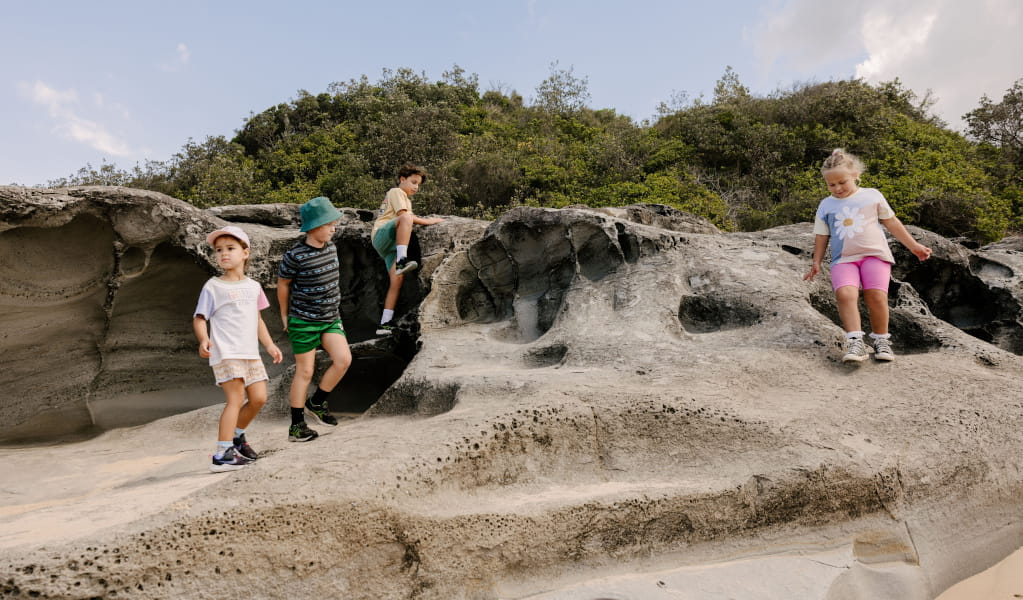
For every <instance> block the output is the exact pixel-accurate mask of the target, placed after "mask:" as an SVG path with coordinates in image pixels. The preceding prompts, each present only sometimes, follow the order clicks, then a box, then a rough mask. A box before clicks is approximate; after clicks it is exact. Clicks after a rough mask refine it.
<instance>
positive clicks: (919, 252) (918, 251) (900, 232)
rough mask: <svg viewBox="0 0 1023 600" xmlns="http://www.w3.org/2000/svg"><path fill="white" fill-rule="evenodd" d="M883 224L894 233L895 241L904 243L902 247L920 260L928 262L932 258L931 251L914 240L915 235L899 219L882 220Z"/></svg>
mask: <svg viewBox="0 0 1023 600" xmlns="http://www.w3.org/2000/svg"><path fill="white" fill-rule="evenodd" d="M881 222H882V223H884V226H885V227H887V228H888V231H890V232H892V235H894V236H895V239H897V240H899V241H900V242H902V245H903V246H905V247H906V248H907V249H908V250H909V251H910V252H912V253H913V254H915V255H916V257H917V258H918V259H920V260H927V259H928V258H930V257H931V249H930V248H928V247H927V246H924V245H923V244H921V243H920V242H918V241H916V240H915V239H913V235H912V234H910V233H909V231H908V230H907V229H906V226H905V225H903V224H902V221H900V220H899V218H898V217H892V218H890V219H881Z"/></svg>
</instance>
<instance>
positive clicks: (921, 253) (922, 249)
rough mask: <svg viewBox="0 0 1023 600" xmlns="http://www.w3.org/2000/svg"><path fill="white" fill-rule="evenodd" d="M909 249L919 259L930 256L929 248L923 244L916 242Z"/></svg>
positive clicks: (925, 258)
mask: <svg viewBox="0 0 1023 600" xmlns="http://www.w3.org/2000/svg"><path fill="white" fill-rule="evenodd" d="M909 251H910V252H912V253H913V254H915V255H916V257H917V258H918V259H920V260H927V259H928V258H930V257H931V249H930V248H928V247H927V246H924V245H923V244H917V245H916V246H915V247H913V248H910V250H909Z"/></svg>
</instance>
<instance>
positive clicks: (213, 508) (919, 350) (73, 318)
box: [0, 188, 1023, 600]
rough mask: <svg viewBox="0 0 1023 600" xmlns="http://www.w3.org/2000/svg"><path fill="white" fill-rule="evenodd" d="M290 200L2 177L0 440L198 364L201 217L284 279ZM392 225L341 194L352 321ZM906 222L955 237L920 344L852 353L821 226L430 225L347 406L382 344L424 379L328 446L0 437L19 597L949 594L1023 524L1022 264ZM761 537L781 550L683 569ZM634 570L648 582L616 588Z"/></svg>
mask: <svg viewBox="0 0 1023 600" xmlns="http://www.w3.org/2000/svg"><path fill="white" fill-rule="evenodd" d="M288 210H289V209H288V208H286V207H263V208H260V209H258V210H257V209H238V208H231V209H223V210H222V211H220V213H219V214H220V216H216V215H214V214H212V213H210V212H204V211H200V210H197V209H194V208H192V207H190V206H188V205H186V204H184V203H181V202H178V201H176V200H173V199H170V198H166V197H163V196H159V195H158V194H149V193H144V192H138V191H135V190H126V189H116V188H115V189H107V188H79V189H68V190H25V189H20V188H0V254H2V255H3V257H4V260H3V267H2V268H3V270H4V273H3V277H0V282H2V283H0V285H2V286H3V287H2V288H0V305H2V309H0V321H2V323H3V325H2V330H3V332H4V333H3V336H4V337H3V338H2V350H3V351H4V353H3V356H5V359H4V366H3V369H0V389H2V390H3V393H4V398H5V400H4V402H3V405H2V407H0V416H2V417H3V419H0V422H3V423H4V426H3V427H4V429H2V430H0V431H3V432H5V433H6V434H7V435H11V434H12V432H13V433H17V432H18V431H23V430H24V428H25V427H27V426H33V427H38V426H39V425H40V421H39V420H38V417H37V415H38V414H39V412H40V405H39V398H40V397H42V398H45V399H46V402H47V403H48V404H46V405H45V406H46V407H47V408H48V409H49V414H51V416H54V417H55V418H59V419H67V420H69V421H70V420H73V419H76V418H77V419H82V418H87V415H88V401H89V399H90V398H95V397H97V396H100V395H107V394H117V393H120V392H122V391H126V390H127V391H141V390H144V389H169V388H173V387H174V386H181V387H185V386H184V385H183V384H182V383H181V382H182V381H187V382H188V384H189V385H207V384H208V381H207V379H208V374H207V373H206V369H207V368H206V367H205V365H203V364H202V362H201V361H199V360H198V359H197V358H196V357H195V354H194V352H195V350H194V342H193V341H192V340H191V339H190V335H191V334H190V331H189V329H188V317H189V315H190V314H191V310H192V308H193V307H194V298H195V295H196V294H197V293H198V289H199V287H200V286H201V283H202V281H203V280H205V278H206V277H208V276H209V274H210V273H211V267H210V265H209V262H208V260H207V258H206V254H205V251H204V249H203V248H202V236H203V235H204V234H205V232H206V231H207V230H208V229H209V228H212V227H216V226H219V225H221V224H222V223H223V222H222V221H221V220H220V218H221V217H224V218H229V219H234V220H235V222H238V223H239V224H240V225H241V226H243V227H244V228H245V229H246V230H247V231H248V232H249V234H250V236H251V237H252V239H253V244H254V254H255V255H256V257H257V260H255V261H253V265H252V271H251V273H252V275H253V276H254V277H256V278H258V279H260V280H261V281H262V282H263V283H264V284H265V285H267V286H270V285H272V283H273V281H272V280H273V268H274V260H275V257H277V256H279V254H280V251H282V250H283V248H284V247H286V245H287V244H288V243H290V241H291V240H292V239H295V237H296V236H297V228H296V227H295V226H294V221H293V220H291V221H289V218H290V217H288V212H287V211H288ZM260 215H262V216H260ZM368 222H369V219H368V218H367V215H363V214H361V213H359V212H358V211H346V217H345V220H344V221H343V222H342V227H341V228H340V229H339V231H338V234H337V238H336V239H337V241H338V244H339V247H340V248H341V251H342V255H343V258H342V262H343V263H344V264H345V271H344V275H343V277H344V278H345V285H346V286H347V287H346V289H350V290H351V291H352V293H351V294H350V295H349V296H347V297H346V299H345V305H344V307H343V312H344V314H345V317H346V324H347V325H348V326H349V330H350V331H352V332H353V337H352V341H353V342H361V338H362V337H365V336H364V335H363V333H361V332H362V331H367V330H368V329H369V328H370V327H371V326H372V323H373V319H374V318H375V313H376V310H377V309H378V304H377V303H378V302H379V299H380V298H381V295H382V293H383V290H384V288H385V287H386V282H385V280H383V273H382V272H379V271H382V269H379V268H378V267H379V265H377V264H376V263H375V261H374V260H373V258H374V257H373V254H372V248H370V247H369V245H368V244H369V240H368V228H369V225H368ZM914 234H915V235H918V236H919V237H920V238H921V239H923V240H924V242H925V243H927V244H928V245H930V246H931V247H932V248H934V250H935V255H934V258H933V259H932V260H931V261H928V262H926V263H915V262H914V261H912V260H911V257H909V256H908V255H907V254H906V253H905V252H903V251H899V252H897V255H896V256H897V259H898V260H899V265H898V267H897V269H896V271H895V273H894V278H895V280H896V282H895V285H894V286H893V289H892V295H891V297H892V329H893V332H894V334H895V336H896V350H897V352H899V357H898V360H897V361H896V362H895V363H894V364H881V363H868V364H864V365H862V366H860V367H858V368H851V367H848V366H845V365H842V364H841V363H839V362H838V360H837V357H838V347H837V344H838V340H839V335H840V329H839V328H838V327H837V325H835V322H834V320H835V317H836V315H835V310H834V303H833V301H832V300H831V292H830V288H829V287H828V283H827V278H826V277H825V278H818V281H816V282H814V283H813V284H807V283H805V282H803V281H802V274H803V273H804V272H805V270H806V268H807V264H808V261H809V252H810V250H811V248H812V243H813V242H812V237H813V236H812V232H811V230H810V227H809V226H808V225H796V226H790V227H784V228H778V229H774V230H770V231H765V232H758V233H743V234H724V233H720V232H717V231H716V230H714V229H713V227H711V226H709V225H708V224H706V223H705V222H702V221H700V220H698V219H694V218H691V217H688V216H685V215H681V214H679V213H673V212H672V211H670V210H666V209H664V208H663V207H628V208H626V209H605V210H590V209H581V208H579V209H564V210H560V211H556V210H542V209H527V208H521V209H516V210H513V211H511V212H509V213H507V214H505V215H504V216H502V217H501V218H500V219H498V220H497V221H495V222H493V223H489V224H488V223H481V222H476V221H469V220H464V219H452V220H449V221H446V222H445V223H443V224H441V225H436V226H432V227H428V228H423V229H420V230H418V235H417V243H416V247H415V248H414V252H416V253H417V255H418V256H419V257H420V258H422V261H423V265H424V268H423V269H422V270H421V272H420V275H419V278H418V281H415V282H412V284H411V285H410V286H409V289H408V290H406V292H407V293H406V295H405V296H404V299H403V305H402V307H401V309H402V310H403V311H404V312H408V313H410V314H409V316H408V317H407V318H406V320H405V321H404V331H403V332H402V334H401V335H400V336H398V338H397V340H395V342H394V343H390V344H389V343H380V342H361V343H360V344H359V345H358V348H357V350H358V352H357V356H361V357H362V358H361V360H365V361H368V362H370V363H372V364H374V365H376V367H379V368H375V369H374V368H370V369H364V370H361V371H360V370H355V371H353V373H352V374H350V375H349V376H348V377H346V385H349V386H350V387H349V388H348V389H347V390H345V389H342V390H339V392H338V394H337V395H338V396H340V397H336V398H332V402H334V403H344V402H346V399H345V395H346V394H355V391H354V390H355V389H356V388H362V389H377V388H378V387H379V386H380V379H381V377H382V376H381V375H380V372H381V371H384V370H386V369H384V368H382V367H381V365H382V364H383V363H380V362H373V361H380V360H385V359H384V358H381V357H390V358H387V359H386V360H391V361H392V362H388V363H386V364H387V365H390V366H391V367H393V365H394V364H395V363H394V362H393V360H397V359H395V358H394V357H398V359H400V360H401V361H402V363H401V364H402V366H403V367H404V368H403V370H400V372H399V373H397V374H394V375H393V376H391V379H390V381H393V384H391V383H390V381H389V382H388V385H387V386H386V391H384V392H383V393H382V395H381V396H380V398H379V400H378V401H376V402H375V403H374V404H373V405H372V407H370V408H369V410H367V411H366V412H365V414H363V415H361V416H359V417H358V418H354V419H351V420H348V421H345V422H344V423H343V424H342V425H341V426H340V427H339V428H338V430H337V431H335V432H333V433H332V434H331V435H326V436H322V437H321V438H320V439H318V440H317V441H315V442H314V443H311V444H287V443H285V442H284V433H283V432H284V424H283V422H281V421H280V418H279V417H277V416H276V415H277V413H276V412H275V411H273V410H269V411H267V412H266V414H265V415H263V416H261V418H260V420H258V421H257V425H256V426H255V427H254V428H253V434H252V436H250V439H251V440H252V441H253V443H254V444H257V445H258V446H259V447H260V448H261V449H265V452H264V457H263V458H261V459H260V461H259V462H258V463H257V464H256V465H254V466H252V467H250V468H248V469H246V470H245V471H243V472H239V473H234V474H230V475H228V476H213V475H209V474H206V473H203V470H204V469H205V468H206V462H207V460H208V459H207V457H206V455H207V452H208V450H207V449H206V448H205V446H204V445H209V443H208V440H211V439H213V432H214V431H215V420H216V416H217V414H219V408H218V407H210V408H208V409H202V410H200V411H195V412H191V413H187V414H182V415H177V416H174V417H169V418H166V419H161V420H159V421H156V422H154V423H150V424H148V425H144V426H141V427H136V428H131V429H123V430H116V431H111V432H108V433H105V434H103V435H101V436H99V437H97V438H94V439H91V440H88V441H84V442H79V443H76V444H70V445H63V446H31V447H16V448H9V449H3V450H0V461H2V462H3V464H4V465H5V467H4V468H5V477H4V490H3V495H2V496H0V497H2V498H3V503H2V505H0V531H2V532H3V533H4V535H3V536H0V539H2V540H3V541H0V573H3V576H2V577H0V593H2V594H4V595H8V596H15V595H19V594H20V596H21V597H43V598H46V597H50V598H90V597H103V598H181V597H188V598H214V597H220V596H224V595H228V594H231V593H233V592H234V591H236V590H238V589H245V590H246V591H247V594H248V595H249V596H250V597H254V598H276V597H282V596H285V595H288V596H291V595H311V596H319V597H346V598H424V599H425V598H438V599H439V598H445V599H447V598H580V599H583V598H586V599H588V600H589V599H592V598H595V597H612V593H614V594H616V595H614V596H613V597H616V598H619V597H621V598H626V597H628V598H644V599H646V598H652V599H654V600H658V599H660V598H665V599H666V598H672V597H678V594H680V593H683V591H684V592H685V593H689V594H696V595H698V596H699V597H703V598H725V597H732V596H735V595H736V594H738V595H746V596H748V597H758V598H793V597H800V598H822V599H825V598H826V599H829V600H840V599H846V598H901V599H916V598H920V599H925V598H933V597H934V596H936V595H937V594H938V593H940V591H941V590H943V589H945V588H946V587H948V586H949V585H951V584H952V583H954V582H955V581H958V580H960V579H962V578H964V577H966V576H968V575H970V574H972V573H974V572H977V571H979V570H981V569H983V568H984V567H986V566H988V565H990V564H993V563H994V562H996V561H997V560H998V559H999V558H1001V557H1003V556H1006V555H1008V554H1009V553H1010V552H1012V551H1013V550H1015V549H1016V548H1018V547H1020V545H1023V544H1021V532H1023V527H1021V523H1023V508H1021V505H1020V504H1019V502H1018V498H1019V497H1020V493H1021V492H1023V478H1021V475H1020V472H1019V467H1018V456H1019V449H1020V448H1021V442H1023V433H1021V428H1020V427H1019V423H1020V418H1021V416H1023V378H1021V373H1023V369H1021V367H1023V359H1021V358H1020V353H1021V352H1023V333H1021V331H1023V327H1021V308H1020V307H1021V299H1023V255H1021V254H1020V251H1019V249H1018V247H1016V246H1014V245H1013V244H1014V242H1012V241H1007V242H1005V243H1003V244H999V245H995V246H992V247H990V248H986V249H981V250H978V251H971V250H968V249H966V248H963V247H962V246H959V245H957V244H955V243H953V242H950V241H948V240H944V239H942V238H940V237H938V236H935V235H933V234H930V233H928V232H924V231H920V230H914ZM270 295H271V296H272V295H273V294H270ZM271 310H272V311H273V312H271V313H270V314H276V307H273V308H272V309H271ZM267 321H268V323H271V322H272V319H268V320H267ZM374 357H375V358H374ZM405 361H407V365H405ZM356 362H358V360H357V361H356ZM55 365H59V366H60V367H61V369H62V370H67V372H68V373H69V374H68V376H67V377H60V376H54V373H53V371H52V370H48V369H49V368H52V367H53V366H55ZM41 367H44V368H41ZM389 368H390V367H389ZM275 375H276V376H277V381H276V382H275V383H276V385H277V386H278V388H277V389H280V386H282V385H284V383H285V382H286V378H287V373H286V371H283V370H282V371H279V372H278V373H275ZM348 379H351V381H347V380H348ZM384 379H386V378H384ZM83 396H84V404H83V403H82V398H83ZM83 411H84V416H83ZM75 415H77V417H76V416H75ZM19 428H22V429H19ZM296 446H297V447H296ZM8 469H10V471H9V472H11V473H13V477H11V476H8V475H7V474H6V473H7V472H8ZM756 557H771V558H772V560H773V559H777V560H778V561H779V562H776V563H771V562H769V561H768V562H765V563H763V564H765V565H770V564H776V565H784V566H782V567H781V568H777V569H774V570H771V569H766V570H765V571H763V572H760V573H759V574H758V575H756V576H751V575H749V574H750V573H754V572H755V571H746V573H747V579H745V580H744V579H743V578H741V577H739V578H736V577H735V576H734V575H732V574H731V573H734V572H733V571H727V570H723V571H722V572H723V573H730V575H729V576H728V578H727V579H724V580H723V579H721V578H717V579H714V578H710V579H707V578H703V579H701V578H700V577H697V576H696V575H694V574H695V573H697V571H694V570H692V569H695V565H727V564H733V563H735V562H736V561H743V560H748V561H750V562H749V564H754V563H755V561H754V560H753V559H754V558H756ZM784 561H787V562H784ZM758 564H759V563H758ZM686 568H689V569H690V570H689V571H687V570H686ZM680 569H681V570H680ZM701 572H703V573H706V571H701ZM687 573H688V575H687ZM646 574H648V575H646ZM627 575H629V576H632V577H638V578H639V579H641V580H642V579H643V578H644V577H647V578H648V581H646V583H644V584H643V585H646V584H649V590H647V588H640V587H633V588H631V589H634V590H637V589H643V590H646V591H643V592H634V594H635V595H632V596H626V595H624V594H625V592H620V591H619V592H614V591H613V590H614V589H618V588H614V585H615V584H614V583H613V582H610V580H611V579H613V578H614V576H621V577H625V576H627ZM605 579H607V580H608V581H609V583H594V584H593V585H595V586H597V587H592V586H591V587H586V585H583V583H584V582H587V581H589V582H595V581H597V580H600V581H604V580H605ZM637 585H639V584H637ZM601 586H604V587H601ZM743 590H745V592H743ZM697 592H698V593H697ZM638 594H642V595H638ZM673 594H674V595H673Z"/></svg>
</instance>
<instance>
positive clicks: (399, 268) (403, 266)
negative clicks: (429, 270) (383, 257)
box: [394, 256, 419, 275]
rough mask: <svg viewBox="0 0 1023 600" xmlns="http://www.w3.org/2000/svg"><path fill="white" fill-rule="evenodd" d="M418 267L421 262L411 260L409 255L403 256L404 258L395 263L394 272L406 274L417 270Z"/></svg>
mask: <svg viewBox="0 0 1023 600" xmlns="http://www.w3.org/2000/svg"><path fill="white" fill-rule="evenodd" d="M418 268H419V263H417V262H416V261H414V260H409V259H408V257H407V256H406V257H405V258H403V259H401V260H399V261H398V262H396V263H394V274H395V275H404V274H405V273H409V272H411V271H415V270H416V269H418Z"/></svg>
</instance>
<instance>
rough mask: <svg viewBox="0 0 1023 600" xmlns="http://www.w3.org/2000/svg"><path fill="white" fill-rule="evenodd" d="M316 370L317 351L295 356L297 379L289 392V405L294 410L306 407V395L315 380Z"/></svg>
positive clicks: (293, 381)
mask: <svg viewBox="0 0 1023 600" xmlns="http://www.w3.org/2000/svg"><path fill="white" fill-rule="evenodd" d="M315 368H316V350H310V351H309V352H303V353H302V354H296V355H295V378H294V379H292V380H291V390H290V391H289V392H288V404H290V405H291V407H292V408H303V407H305V395H306V392H307V391H309V382H311V381H312V380H313V371H314V370H315Z"/></svg>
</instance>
